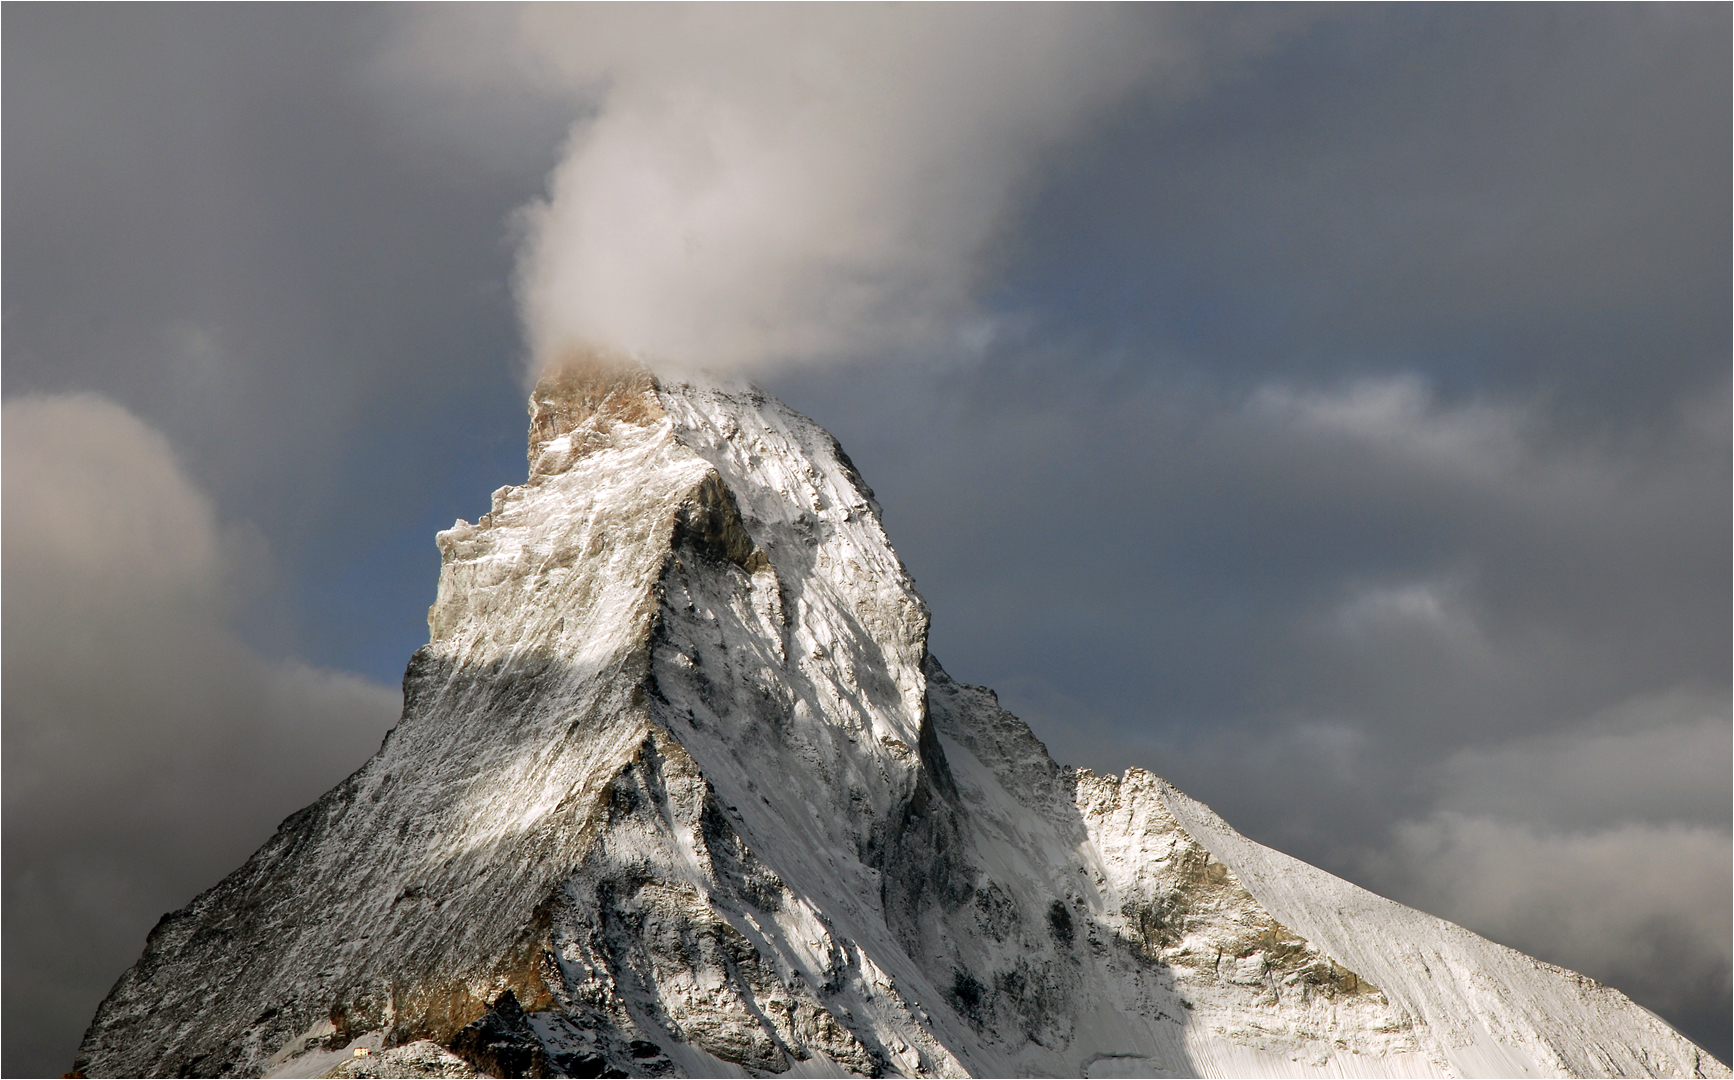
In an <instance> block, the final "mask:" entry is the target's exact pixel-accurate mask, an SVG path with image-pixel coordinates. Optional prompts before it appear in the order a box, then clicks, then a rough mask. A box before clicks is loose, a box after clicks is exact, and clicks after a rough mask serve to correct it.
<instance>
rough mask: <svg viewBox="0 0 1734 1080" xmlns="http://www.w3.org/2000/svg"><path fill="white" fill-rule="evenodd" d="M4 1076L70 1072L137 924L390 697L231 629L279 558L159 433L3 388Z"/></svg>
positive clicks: (346, 747)
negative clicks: (276, 656)
mask: <svg viewBox="0 0 1734 1080" xmlns="http://www.w3.org/2000/svg"><path fill="white" fill-rule="evenodd" d="M3 422H4V468H5V482H4V499H5V506H4V522H5V538H4V539H5V553H6V559H5V571H4V573H5V580H4V604H5V613H4V618H5V625H6V628H7V631H8V633H7V640H6V649H5V656H4V665H5V672H4V679H5V686H6V719H5V728H4V740H5V783H4V810H5V818H4V820H5V826H4V828H5V846H4V850H5V893H4V903H5V927H6V942H5V946H6V948H5V962H6V972H5V994H6V999H7V1000H6V1012H7V1017H8V1031H7V1035H8V1037H7V1040H6V1055H7V1064H6V1069H7V1072H8V1073H13V1074H29V1073H32V1072H37V1073H40V1072H43V1071H45V1070H47V1071H50V1072H51V1071H52V1070H53V1069H56V1068H61V1069H63V1068H65V1067H66V1064H65V1063H66V1062H69V1061H70V1060H71V1057H72V1053H73V1051H74V1049H76V1045H77V1041H78V1038H79V1036H80V1034H81V1033H82V1031H83V1026H84V1024H85V1023H87V1022H88V1020H89V1017H90V1015H91V1014H92V1013H93V1012H94V1011H95V1008H96V1005H97V1003H98V1002H99V1001H100V1000H101V998H102V996H103V994H105V993H106V992H107V990H108V988H109V986H110V985H111V984H112V983H113V981H114V980H115V979H116V978H117V977H118V976H119V975H120V973H121V971H122V970H124V969H125V967H126V966H127V965H128V964H130V963H131V962H132V961H133V960H134V959H136V958H137V956H138V954H139V952H140V950H142V948H143V945H144V935H145V932H146V931H147V930H149V928H150V926H151V925H152V923H154V922H155V920H156V918H157V917H158V916H159V915H160V914H161V913H162V912H163V911H165V910H169V909H172V908H177V907H180V906H182V905H184V904H185V903H187V901H189V900H191V899H192V897H193V895H194V894H195V893H197V892H198V891H199V890H200V889H203V888H205V887H207V886H209V885H211V884H214V883H215V882H216V880H217V879H218V878H219V877H221V875H222V874H224V873H226V872H228V871H229V870H231V869H233V868H234V867H235V866H237V865H239V863H240V862H241V861H242V860H243V859H244V858H245V857H246V855H247V854H248V853H249V852H250V851H252V850H253V849H254V848H255V847H257V846H258V845H259V844H260V843H263V842H264V840H265V839H266V837H267V836H269V834H270V832H271V830H272V828H274V827H275V825H276V823H277V822H278V821H279V820H280V819H281V818H282V817H284V816H286V815H287V814H288V813H290V812H291V811H293V810H295V809H296V808H298V807H299V806H301V805H304V804H305V803H307V802H310V801H311V800H312V799H314V798H315V797H317V796H318V795H319V794H320V792H322V791H324V790H325V789H326V788H328V787H329V786H331V784H333V783H335V782H336V781H337V780H339V779H341V778H342V777H343V776H344V775H345V774H346V773H348V772H349V771H351V770H353V769H354V768H356V767H357V766H359V765H360V764H361V762H362V761H364V760H365V759H366V758H367V756H368V755H369V754H370V753H371V752H372V751H373V750H374V749H375V748H377V746H378V744H379V740H380V738H381V736H382V735H383V734H384V732H385V730H386V729H387V728H388V727H389V726H390V725H391V724H392V723H393V722H394V720H395V719H396V715H397V711H398V707H399V694H398V692H397V691H396V690H394V689H391V688H388V687H384V686H380V685H378V684H376V683H373V682H370V681H367V680H365V679H361V678H357V677H355V676H352V675H346V674H342V673H339V672H333V671H328V670H323V669H318V668H313V667H309V666H306V665H303V664H299V663H294V662H288V663H276V662H272V661H270V660H268V659H266V658H264V657H262V656H261V655H259V654H258V653H257V652H256V651H254V650H253V649H251V648H250V647H249V646H248V645H247V644H246V643H245V642H244V641H242V640H241V639H240V638H239V637H238V636H237V635H236V633H235V632H234V630H233V629H232V620H233V617H234V615H235V613H236V610H237V607H236V606H237V604H238V603H239V602H240V601H241V600H242V599H244V598H245V597H246V595H247V594H248V592H249V591H250V588H252V586H251V585H250V584H249V580H248V579H249V578H251V577H254V576H257V575H260V574H263V573H264V572H265V566H266V558H265V554H264V551H263V548H262V545H261V544H260V543H259V541H258V540H257V539H256V538H253V537H251V536H250V534H249V533H248V531H246V530H242V529H235V528H230V527H226V526H225V525H224V524H223V523H222V522H221V521H220V519H219V517H218V515H217V512H216V510H215V508H214V506H213V504H212V502H211V500H210V499H209V498H208V497H207V496H206V495H205V494H204V493H203V492H202V491H200V490H199V489H198V488H197V487H196V486H195V485H194V484H193V483H192V482H191V481H189V480H188V478H187V477H186V475H185V473H184V472H183V470H182V468H181V465H180V463H179V462H178V461H177V459H176V457H175V454H174V453H173V451H172V449H171V448H170V446H169V444H168V442H167V440H166V439H164V438H163V436H162V435H161V434H159V433H158V432H156V431H154V430H152V429H151V428H150V427H148V426H146V425H145V424H144V423H143V422H141V421H140V420H139V419H138V418H137V417H135V416H133V415H132V414H131V413H129V412H127V411H126V410H125V409H123V408H121V407H120V406H118V405H115V404H114V403H112V402H109V401H106V400H104V399H102V398H99V397H95V396H91V395H58V396H36V397H25V398H18V399H12V400H9V401H7V402H6V403H5V405H4V418H3Z"/></svg>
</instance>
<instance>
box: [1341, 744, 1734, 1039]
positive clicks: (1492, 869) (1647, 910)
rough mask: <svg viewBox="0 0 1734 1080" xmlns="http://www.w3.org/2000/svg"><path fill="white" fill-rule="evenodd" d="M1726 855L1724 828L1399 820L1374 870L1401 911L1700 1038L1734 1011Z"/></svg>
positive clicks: (1444, 814) (1446, 816)
mask: <svg viewBox="0 0 1734 1080" xmlns="http://www.w3.org/2000/svg"><path fill="white" fill-rule="evenodd" d="M1723 764H1724V765H1725V764H1726V758H1724V759H1723ZM1730 851H1731V841H1730V836H1729V832H1728V829H1727V826H1726V824H1725V823H1724V824H1723V825H1722V826H1720V827H1713V826H1706V825H1685V824H1678V823H1666V824H1652V823H1640V822H1634V823H1629V824H1623V825H1616V826H1612V827H1608V828H1599V829H1578V830H1561V829H1553V828H1548V827H1544V826H1537V825H1534V824H1531V823H1527V822H1513V821H1505V820H1500V819H1497V818H1494V817H1489V816H1485V815H1478V814H1464V813H1460V812H1457V811H1440V812H1438V813H1436V814H1433V815H1430V816H1428V817H1427V818H1424V819H1422V820H1420V821H1410V822H1405V823H1403V824H1402V825H1400V826H1399V827H1398V828H1397V829H1396V832H1395V844H1394V845H1393V847H1392V848H1391V849H1389V850H1388V851H1387V852H1386V853H1384V854H1383V855H1382V856H1381V857H1380V858H1378V859H1375V860H1372V866H1371V867H1370V870H1371V876H1372V877H1373V879H1374V880H1375V881H1376V882H1377V883H1378V884H1379V885H1381V886H1383V890H1384V891H1386V892H1388V893H1389V894H1390V895H1392V896H1394V897H1396V898H1397V899H1400V900H1402V901H1403V902H1405V903H1408V904H1412V905H1414V906H1416V907H1419V908H1421V909H1423V910H1426V911H1430V912H1433V913H1435V914H1437V915H1440V916H1442V917H1444V918H1447V919H1450V920H1452V921H1453V922H1457V923H1459V924H1461V925H1463V926H1466V927H1468V928H1470V929H1471V930H1474V931H1476V932H1477V933H1480V934H1483V935H1485V936H1487V937H1490V938H1493V939H1494V940H1496V941H1499V942H1502V943H1504V944H1507V945H1511V946H1513V947H1514V948H1517V949H1520V950H1521V951H1523V952H1526V953H1529V954H1530V955H1532V956H1537V957H1540V958H1542V959H1544V960H1548V961H1551V962H1553V963H1556V964H1559V965H1561V966H1564V967H1569V968H1571V969H1573V970H1575V971H1581V972H1583V973H1585V974H1587V975H1590V976H1592V977H1594V978H1596V979H1598V980H1600V981H1602V982H1605V983H1608V984H1609V985H1612V986H1615V987H1617V988H1619V989H1621V990H1623V991H1625V992H1626V993H1627V994H1629V995H1631V996H1632V997H1634V998H1636V999H1637V1000H1638V1001H1640V1002H1642V1003H1643V1004H1645V1005H1647V1006H1649V1007H1650V1008H1651V1009H1653V1010H1655V1011H1657V1012H1660V1013H1662V1014H1664V1015H1666V1016H1669V1017H1673V1018H1674V1021H1675V1023H1677V1024H1680V1025H1681V1026H1683V1027H1687V1028H1688V1029H1689V1030H1695V1031H1700V1032H1703V1031H1715V1030H1716V1028H1717V1026H1718V1025H1720V1024H1725V1023H1726V1021H1727V1016H1728V1011H1729V1008H1730V1004H1731V998H1730V987H1729V981H1730V977H1729V972H1730V968H1731V966H1734V955H1731V950H1730V937H1729V932H1728V912H1729V910H1730V907H1731V906H1734V896H1731V892H1730V881H1731V880H1734V863H1731V856H1730ZM1699 1037H1700V1038H1702V1037H1703V1036H1702V1035H1700V1036H1699Z"/></svg>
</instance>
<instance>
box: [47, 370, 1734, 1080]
mask: <svg viewBox="0 0 1734 1080" xmlns="http://www.w3.org/2000/svg"><path fill="white" fill-rule="evenodd" d="M531 416H532V422H531V436H530V473H529V478H528V480H527V481H526V482H525V483H524V484H522V485H519V486H517V487H506V488H501V489H500V490H499V491H497V492H495V493H494V497H493V506H492V509H491V510H490V511H489V512H488V513H487V514H485V515H484V516H483V517H482V518H481V520H480V521H478V522H477V523H475V524H474V525H471V524H467V523H464V522H458V523H457V524H456V525H455V526H453V528H451V529H449V530H447V531H445V532H442V533H440V534H439V537H438V542H439V546H440V550H441V552H442V555H443V558H444V562H443V567H442V570H441V574H440V583H439V595H438V600H437V602H436V603H435V604H434V606H433V608H432V610H431V611H430V612H429V617H428V622H429V627H430V630H431V635H430V641H429V643H428V644H427V646H425V647H424V648H422V649H421V650H419V651H418V652H417V653H416V654H415V656H414V657H413V658H412V659H411V662H410V665H409V670H408V672H407V674H406V675H405V677H404V713H403V719H402V721H401V723H400V724H399V725H398V727H396V728H395V729H394V730H393V731H392V732H391V734H390V735H389V736H388V737H387V738H386V740H385V742H384V744H383V745H382V746H381V748H380V750H379V752H378V754H376V755H375V756H374V757H373V758H372V759H371V760H370V761H368V762H367V763H366V764H365V765H363V766H362V767H361V768H360V769H359V770H358V771H357V772H356V773H355V774H354V775H353V776H351V777H350V778H349V779H348V780H345V781H344V782H343V783H342V784H340V785H338V786H337V787H336V788H335V789H333V790H332V791H331V792H329V793H328V794H326V795H325V796H324V797H323V798H321V799H320V800H319V801H318V802H316V803H314V804H313V805H312V806H309V807H307V808H306V809H305V810H302V811H301V812H299V813H297V814H295V815H293V816H292V817H290V818H289V819H288V820H286V821H285V822H284V823H283V824H282V826H281V827H280V828H279V829H278V831H277V833H276V835H275V836H273V837H272V838H271V839H270V840H269V841H268V842H267V843H266V844H265V846H264V847H262V848H261V849H260V850H259V851H258V853H257V854H255V855H254V856H253V857H252V858H251V859H249V860H248V861H247V863H246V864H245V865H244V866H242V867H241V868H240V869H238V870H236V871H235V872H234V873H233V874H231V875H230V876H229V877H227V878H225V879H224V880H223V881H222V882H220V883H219V884H218V885H216V886H215V887H213V888H212V889H210V890H209V891H207V892H205V893H204V894H202V895H200V896H199V897H197V898H196V899H194V900H193V902H192V903H191V904H190V905H188V906H187V907H186V908H185V909H183V910H181V911H178V912H175V913H173V914H171V915H167V916H165V917H164V918H163V920H162V922H161V923H159V924H158V926H157V927H156V929H155V930H153V931H152V933H151V935H150V937H149V940H148V942H147V944H146V949H145V953H144V955H143V957H141V958H140V960H139V961H138V963H137V964H135V965H134V966H133V968H132V969H131V970H129V971H128V972H127V973H126V974H125V975H124V976H123V977H122V978H121V980H120V982H119V983H118V984H117V985H116V986H115V988H114V990H113V992H112V993H111V994H110V995H109V997H108V999H107V1000H106V1001H104V1002H103V1004H102V1007H101V1009H100V1010H99V1011H98V1013H97V1015H96V1018H95V1020H94V1021H93V1023H92V1024H91V1027H90V1030H89V1032H88V1033H87V1034H86V1036H85V1040H84V1043H83V1046H82V1048H81V1050H80V1053H79V1057H78V1061H77V1063H76V1067H77V1068H78V1069H79V1070H81V1071H83V1072H84V1073H86V1074H88V1075H92V1076H96V1075H138V1076H168V1075H185V1076H216V1075H231V1074H235V1075H262V1074H263V1075H281V1076H315V1075H321V1074H326V1075H333V1076H356V1077H360V1076H393V1075H395V1076H469V1075H478V1074H480V1075H497V1076H680V1075H688V1076H727V1075H759V1076H763V1075H788V1076H805V1075H843V1074H859V1075H865V1076H882V1075H911V1076H914V1075H947V1076H951V1075H967V1074H976V1075H981V1074H987V1075H999V1076H1009V1075H1071V1076H1077V1075H1091V1076H1098V1075H1099V1076H1129V1075H1150V1076H1179V1075H1236V1076H1251V1075H1289V1076H1397V1075H1416V1076H1449V1075H1498V1076H1536V1075H1541V1076H1564V1075H1607V1076H1614V1075H1621V1076H1641V1075H1650V1076H1689V1075H1713V1076H1727V1075H1729V1073H1728V1070H1727V1068H1725V1067H1724V1066H1723V1065H1722V1064H1721V1063H1719V1062H1717V1061H1715V1060H1714V1059H1712V1058H1711V1057H1709V1056H1708V1055H1706V1054H1704V1053H1703V1052H1702V1051H1700V1050H1698V1049H1697V1048H1696V1047H1694V1046H1693V1045H1692V1044H1691V1043H1690V1042H1689V1041H1687V1040H1686V1039H1684V1038H1682V1037H1681V1036H1680V1035H1678V1034H1677V1033H1675V1032H1674V1031H1673V1030H1672V1029H1671V1028H1669V1027H1668V1026H1667V1025H1666V1024H1664V1023H1662V1022H1661V1021H1660V1020H1658V1019H1657V1018H1655V1017H1654V1016H1652V1015H1651V1014H1650V1013H1648V1012H1646V1011H1645V1010H1643V1009H1641V1008H1639V1007H1638V1006H1636V1005H1634V1004H1632V1003H1631V1002H1630V1001H1629V1000H1627V999H1626V998H1625V997H1624V996H1623V995H1621V994H1619V993H1618V992H1617V991H1614V990H1611V989H1609V988H1606V987H1603V986H1600V985H1597V984H1596V983H1594V982H1592V981H1591V980H1589V979H1586V978H1584V977H1582V976H1579V975H1575V974H1573V973H1571V972H1568V971H1564V970H1561V969H1558V968H1554V967H1551V966H1549V965H1546V964H1543V963H1540V962H1539V961H1536V960H1533V959H1531V958H1529V957H1526V956H1523V955H1522V954H1519V953H1516V952H1514V951H1512V950H1510V949H1505V948H1502V947H1500V946H1498V945H1494V944H1492V943H1490V942H1487V941H1485V940H1483V939H1481V938H1478V937H1476V936H1474V935H1473V934H1470V933H1468V932H1467V931H1464V930H1462V929H1460V928H1458V927H1456V926H1453V925H1451V924H1449V923H1445V922H1443V921H1441V920H1438V919H1434V918H1431V917H1429V916H1426V915H1423V914H1421V913H1419V912H1415V911H1412V910H1410V909H1407V908H1403V907H1401V906H1400V905H1397V904H1394V903H1391V902H1390V901H1386V900H1383V899H1381V898H1379V897H1376V896H1373V895H1372V894H1370V893H1367V892H1365V891H1363V890H1361V889H1358V888H1356V887H1354V886H1352V885H1350V884H1348V883H1347V882H1344V881H1341V880H1340V879H1337V878H1334V877H1331V876H1330V875H1328V874H1325V873H1323V872H1322V871H1319V870H1317V869H1315V868H1313V867H1310V866H1307V865H1305V864H1303V863H1299V862H1297V861H1296V860H1293V859H1289V858H1287V857H1285V856H1282V855H1280V854H1278V853H1276V852H1273V851H1271V850H1269V849H1267V848H1263V847H1261V846H1259V845H1257V844H1254V843H1252V842H1251V841H1248V840H1246V839H1245V838H1243V837H1241V836H1239V835H1238V834H1236V833H1235V832H1234V831H1233V830H1232V829H1230V828H1229V827H1228V826H1227V825H1226V824H1224V823H1223V822H1222V821H1221V820H1220V819H1218V818H1217V817H1216V816H1215V815H1213V814H1211V813H1210V811H1209V810H1208V809H1206V808H1204V807H1203V806H1201V805H1199V804H1198V803H1195V802H1193V801H1192V800H1190V799H1188V798H1186V797H1185V796H1184V795H1181V794H1180V793H1179V792H1177V791H1175V790H1174V789H1173V788H1171V787H1169V786H1168V785H1167V784H1165V783H1164V782H1163V781H1161V780H1159V779H1157V778H1156V777H1153V776H1151V775H1149V774H1147V773H1143V772H1140V771H1138V770H1132V771H1130V772H1128V773H1127V774H1126V775H1124V776H1120V777H1112V776H1109V777H1104V776H1096V775H1093V774H1091V773H1089V772H1086V771H1081V770H1071V769H1065V768H1061V767H1060V766H1058V765H1056V764H1055V763H1054V762H1053V761H1052V760H1051V759H1050V758H1049V756H1048V754H1047V751H1046V749H1045V748H1044V747H1043V746H1042V744H1041V743H1040V742H1039V741H1038V740H1037V739H1036V738H1035V736H1034V735H1033V734H1032V733H1031V732H1030V730H1029V728H1028V727H1026V726H1025V725H1024V724H1023V723H1021V722H1020V721H1018V720H1017V719H1016V718H1015V717H1013V716H1011V715H1010V714H1009V713H1007V712H1005V711H1004V710H1002V709H1001V708H1000V707H999V705H998V703H997V701H996V700H995V698H994V697H993V695H992V693H991V692H989V691H986V690H982V689H980V688H977V687H971V686H966V685H963V684H959V683H956V682H954V681H953V680H952V679H951V678H949V677H948V676H947V675H946V673H945V672H944V671H943V669H941V668H940V666H939V664H938V662H937V661H935V660H934V659H933V658H932V657H931V656H930V655H928V653H927V649H926V636H927V625H928V612H927V608H926V606H925V605H924V604H923V602H922V600H921V598H920V597H919V596H918V595H917V593H916V591H915V588H914V586H913V583H912V582H911V581H910V579H909V576H908V575H907V573H906V572H905V571H904V569H903V567H902V565H901V564H900V563H899V561H898V559H897V556H896V555H895V553H894V552H893V551H892V548H891V546H890V543H889V542H888V540H887V539H886V536H885V533H884V530H883V529H882V527H881V525H880V518H879V510H878V506H877V504H876V503H875V502H874V499H873V493H872V491H871V490H870V489H869V488H868V487H867V486H866V484H865V483H864V482H863V481H862V479H861V477H860V475H859V474H858V473H857V472H856V470H855V468H854V466H853V465H852V464H851V463H850V461H849V459H848V457H847V456H845V455H844V453H843V452H842V450H841V449H840V448H839V447H838V446H837V444H836V442H835V440H833V439H832V438H831V437H830V436H829V435H828V434H827V433H826V432H824V431H823V430H822V429H820V428H819V427H818V426H817V425H815V424H814V423H812V422H811V421H809V420H807V419H806V418H804V417H802V416H800V415H798V414H796V413H794V412H792V411H791V410H789V409H788V408H786V407H785V406H783V405H782V404H781V403H779V402H777V401H775V400H772V399H770V398H768V397H766V396H764V395H763V394H762V393H760V392H758V391H757V390H754V389H752V388H750V387H744V386H709V385H694V384H668V383H659V382H657V381H656V380H654V379H653V378H652V377H651V376H649V375H648V374H647V373H645V372H642V371H636V370H630V369H625V370H622V369H605V368H588V369H569V370H566V371H563V372H561V373H559V374H557V375H556V376H553V377H551V378H548V379H545V380H544V381H543V383H542V384H541V385H540V386H539V387H538V388H537V390H536V392H535V395H534V396H533V398H532V401H531Z"/></svg>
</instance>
